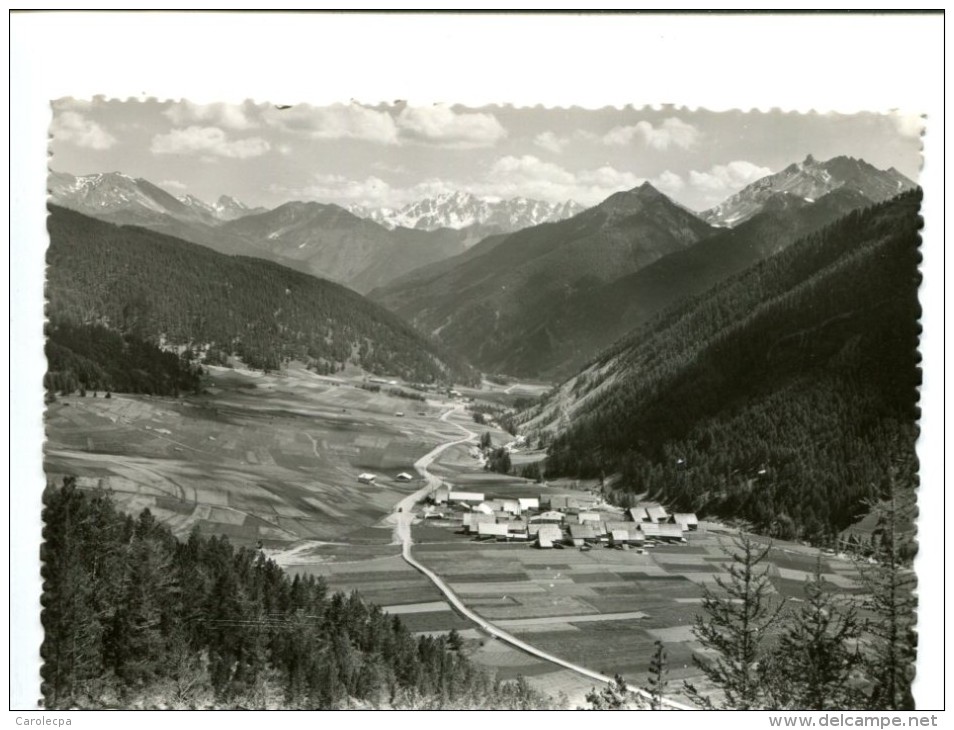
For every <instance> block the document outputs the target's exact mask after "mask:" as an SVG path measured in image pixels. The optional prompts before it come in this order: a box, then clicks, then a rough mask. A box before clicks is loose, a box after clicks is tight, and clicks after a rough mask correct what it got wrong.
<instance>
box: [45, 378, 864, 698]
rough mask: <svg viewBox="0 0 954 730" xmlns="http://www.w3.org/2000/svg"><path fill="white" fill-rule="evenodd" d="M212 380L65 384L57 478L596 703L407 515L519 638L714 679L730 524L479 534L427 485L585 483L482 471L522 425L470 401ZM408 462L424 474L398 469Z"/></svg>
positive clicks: (512, 488)
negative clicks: (710, 644) (576, 543)
mask: <svg viewBox="0 0 954 730" xmlns="http://www.w3.org/2000/svg"><path fill="white" fill-rule="evenodd" d="M213 382H214V384H215V387H214V389H213V390H212V392H211V393H210V395H207V396H199V397H190V398H184V399H167V398H148V397H138V396H137V397H133V396H120V395H113V396H112V398H110V399H105V398H103V397H102V396H101V395H100V397H98V398H92V397H89V396H87V397H85V398H79V397H69V398H61V399H60V401H59V402H58V403H55V404H53V405H52V406H50V408H49V411H48V413H47V434H48V440H47V444H46V470H47V474H48V476H49V477H50V478H55V479H57V481H58V476H59V475H65V474H75V475H76V476H78V477H79V480H80V484H81V485H82V486H85V487H88V488H92V487H96V486H102V487H104V488H108V489H111V490H112V491H113V493H114V497H115V500H116V502H117V503H118V505H119V506H121V508H122V509H124V510H127V511H130V512H138V511H139V510H141V509H143V508H145V507H148V508H149V509H150V510H151V511H152V512H153V513H154V514H155V515H156V517H157V518H159V519H160V520H161V521H163V522H165V523H167V524H169V525H170V526H171V527H173V529H174V530H175V531H176V532H177V534H179V535H185V534H188V532H189V531H190V530H191V529H193V527H196V526H197V527H198V528H199V529H200V530H201V531H202V532H204V533H208V534H225V535H228V536H229V538H230V539H231V540H232V541H233V542H235V543H238V544H243V545H250V546H254V545H256V544H259V543H261V545H262V546H263V547H264V549H265V550H266V552H267V553H268V554H269V555H270V556H271V557H273V558H274V559H275V560H276V561H277V562H278V563H279V564H281V565H282V566H283V567H284V568H285V569H286V570H287V571H289V572H290V573H292V574H295V573H302V574H312V575H321V576H324V577H325V579H326V580H327V581H328V583H329V586H330V587H331V589H333V590H343V591H352V590H357V591H359V592H360V593H361V594H362V595H363V596H364V597H365V598H366V599H368V600H370V601H373V602H376V603H378V604H380V605H382V606H384V607H385V608H386V610H388V611H390V612H391V613H394V614H397V615H400V616H401V619H402V621H403V622H404V623H405V624H406V625H407V626H408V628H409V629H410V630H412V631H414V632H421V633H430V634H433V633H444V632H449V631H450V630H451V629H456V630H457V631H458V632H459V633H460V634H461V636H462V638H463V639H464V650H465V651H466V652H467V653H468V654H469V656H470V657H471V659H472V660H473V661H475V662H476V663H478V664H480V665H482V666H485V667H486V668H487V669H489V670H491V671H493V672H495V673H496V674H497V676H498V677H500V678H501V679H510V678H514V677H517V676H524V677H526V678H527V679H528V680H529V681H530V682H531V683H532V684H533V685H534V686H536V687H538V688H539V689H541V690H544V691H546V692H548V693H550V694H551V695H553V696H554V697H556V696H557V695H559V694H561V693H562V694H563V695H565V696H566V698H567V703H568V706H570V707H576V706H583V705H585V704H586V703H585V699H584V696H585V694H586V693H587V692H588V691H589V690H590V689H591V688H593V687H594V685H595V684H596V682H595V681H594V679H592V678H591V677H587V676H583V675H581V674H580V673H578V672H574V671H572V670H570V669H567V668H564V667H562V666H559V665H557V664H554V663H552V662H549V661H546V660H545V659H542V658H539V657H537V656H533V655H531V654H529V653H527V652H525V651H522V650H520V649H519V648H516V647H515V646H513V645H511V644H508V643H507V642H506V641H502V640H499V639H495V638H494V637H493V636H492V635H490V634H489V633H488V632H487V631H486V630H484V629H481V628H478V627H477V626H476V625H475V623H474V621H472V620H470V619H468V618H466V617H465V616H464V615H462V614H461V612H460V611H458V610H455V609H454V608H453V607H452V606H451V605H450V603H449V602H448V598H447V596H445V595H444V594H442V593H441V592H440V591H439V590H438V588H437V587H435V585H434V583H433V582H432V581H431V580H430V579H429V578H428V577H426V576H425V575H423V574H422V573H421V572H419V571H418V570H416V569H415V568H414V567H412V566H411V565H409V564H408V562H406V561H405V560H404V559H403V558H402V544H401V543H402V542H403V540H404V538H405V536H406V534H407V533H406V530H407V529H408V528H409V529H410V538H411V540H412V541H413V543H414V548H413V557H414V559H415V560H417V561H419V562H420V564H421V565H423V566H425V567H426V568H427V569H429V570H431V571H433V572H434V573H435V574H437V575H438V576H440V579H441V580H442V581H443V583H444V584H446V586H447V587H448V588H449V589H450V590H451V591H452V592H453V594H454V595H455V596H456V597H457V598H458V599H459V600H460V601H462V602H463V604H465V605H466V607H467V609H468V610H470V611H473V612H475V613H476V614H477V615H479V617H480V618H482V619H486V620H487V621H488V622H492V624H493V625H494V626H496V627H499V628H500V629H502V630H503V631H505V632H507V633H509V634H511V635H513V636H514V637H516V639H518V640H519V641H521V642H526V643H527V644H529V645H532V646H533V647H535V648H537V649H539V650H541V651H543V652H547V653H550V654H552V655H554V656H556V657H559V658H561V659H563V660H567V661H572V662H574V663H576V664H578V665H580V666H582V667H585V668H586V669H588V670H590V671H593V672H599V673H601V674H604V675H608V676H612V675H613V674H616V673H619V674H621V675H623V676H624V677H625V678H626V679H627V681H629V682H630V683H631V684H632V685H636V686H639V685H642V684H644V682H645V677H646V672H647V666H648V663H649V658H650V656H651V654H652V651H653V645H654V642H655V641H656V640H660V641H662V642H663V643H664V644H665V647H666V650H667V652H668V659H669V680H670V693H669V696H670V697H672V699H674V700H677V701H679V700H681V701H684V698H682V697H680V694H679V689H680V688H681V684H682V680H683V679H691V680H692V681H694V682H697V683H698V681H699V672H698V670H697V669H696V668H695V667H694V665H693V663H692V654H693V652H695V651H698V650H699V649H700V647H699V645H698V644H697V643H696V642H695V641H694V637H693V635H692V630H691V626H692V622H693V619H694V617H695V615H696V614H697V613H698V612H699V603H700V599H701V597H702V593H703V589H704V587H705V586H706V585H711V584H712V583H713V582H714V580H715V579H716V577H717V576H720V575H724V570H725V564H726V557H725V554H724V552H723V551H722V544H723V543H727V542H728V540H729V532H728V531H727V530H725V529H724V528H721V527H720V526H718V525H706V524H703V525H702V526H701V527H700V530H699V531H698V532H696V533H692V535H691V537H690V540H689V544H688V545H676V546H660V547H656V548H654V549H652V550H651V551H649V552H647V553H645V554H641V553H639V552H637V551H622V550H613V549H609V548H599V547H598V548H594V549H592V550H589V551H586V552H582V551H580V550H577V549H574V548H569V547H568V548H565V549H562V550H539V549H536V548H534V547H531V546H530V545H527V544H519V543H501V544H493V543H478V542H476V541H474V539H473V538H472V537H471V536H466V535H463V534H461V533H460V528H459V520H454V519H453V518H452V516H451V515H448V519H446V520H443V521H435V520H426V521H424V520H422V519H420V517H421V515H420V511H419V505H418V506H417V507H415V506H414V503H415V502H416V500H417V498H419V497H421V496H423V495H424V494H426V493H427V492H428V491H430V489H432V488H433V487H435V486H437V485H439V484H440V483H442V482H443V483H446V484H452V485H453V486H455V487H456V488H459V489H463V490H474V491H482V492H484V493H485V494H487V495H488V498H489V497H490V496H499V497H518V496H519V497H534V496H539V495H540V494H541V493H542V492H543V491H546V490H552V491H553V492H554V493H557V492H558V493H560V494H570V493H573V492H574V491H577V490H583V489H584V486H585V485H582V486H581V485H575V484H572V483H570V484H559V485H552V486H543V485H539V484H534V483H532V482H529V481H526V480H522V479H516V478H513V477H507V476H503V475H496V474H490V473H487V472H484V471H483V470H482V469H481V466H480V462H479V461H478V459H477V458H475V456H474V454H473V446H472V445H471V444H470V443H468V440H472V439H475V438H476V436H477V434H478V433H482V432H484V431H488V430H489V431H491V434H492V437H493V438H494V440H495V442H497V443H502V442H504V441H506V440H509V438H510V437H509V436H508V435H507V434H505V433H504V432H502V431H499V430H495V429H493V428H491V427H486V426H477V425H476V424H475V423H474V422H473V419H472V418H470V416H469V414H467V413H466V411H465V409H464V407H463V405H462V403H460V402H459V401H457V400H454V399H441V398H440V396H434V395H433V394H432V395H431V396H430V397H431V399H430V400H429V401H428V402H426V403H423V402H420V401H412V400H408V399H401V398H397V397H394V396H391V395H386V394H383V393H374V392H371V391H368V390H365V389H362V388H360V387H356V386H357V385H358V384H359V383H356V382H354V381H351V382H349V381H345V380H341V381H338V380H335V379H331V378H321V377H318V376H316V375H314V374H312V373H309V372H307V371H300V370H291V371H289V372H286V373H284V374H281V375H262V374H260V373H252V372H247V371H229V370H224V369H223V370H216V371H215V372H214V374H213ZM500 390H501V391H502V390H504V388H500ZM398 414H401V415H398ZM442 445H447V446H446V447H445V448H443V449H442V450H439V447H441V446H442ZM415 464H417V466H418V467H420V468H419V469H415ZM362 472H371V473H375V474H376V475H377V476H376V479H375V481H374V483H373V484H362V483H360V482H359V481H358V478H357V477H358V474H359V473H362ZM402 472H406V473H407V474H410V475H411V477H412V478H411V480H410V481H406V482H405V481H398V480H397V478H396V477H397V475H398V474H399V473H402ZM816 559H817V553H816V551H813V550H807V549H805V548H802V547H800V546H794V545H792V546H784V545H778V546H777V549H776V550H774V551H773V554H772V565H771V568H770V571H771V572H770V575H771V578H772V582H773V584H774V586H775V588H776V590H777V591H779V592H780V593H782V594H785V595H789V596H796V597H797V596H798V595H800V592H801V586H802V584H803V583H804V580H805V579H806V578H807V577H808V576H809V574H810V573H811V571H812V569H813V567H814V564H815V561H816ZM822 570H823V572H824V574H825V577H826V578H827V579H828V580H829V581H830V583H831V584H833V585H834V586H836V588H837V589H838V590H839V591H840V592H844V593H846V594H852V593H857V592H858V591H859V590H860V587H859V585H858V582H857V575H856V572H855V570H854V568H853V566H852V565H851V564H850V563H848V562H847V561H842V560H839V559H837V558H834V557H827V558H824V560H823V563H822Z"/></svg>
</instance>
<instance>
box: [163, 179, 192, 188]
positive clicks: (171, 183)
mask: <svg viewBox="0 0 954 730" xmlns="http://www.w3.org/2000/svg"><path fill="white" fill-rule="evenodd" d="M159 187H160V188H163V189H170V190H188V186H187V185H186V184H185V183H182V182H179V181H178V180H162V181H160V182H159Z"/></svg>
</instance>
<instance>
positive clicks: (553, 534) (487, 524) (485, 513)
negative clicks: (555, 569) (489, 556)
mask: <svg viewBox="0 0 954 730" xmlns="http://www.w3.org/2000/svg"><path fill="white" fill-rule="evenodd" d="M430 501H431V502H432V504H433V506H431V507H429V508H428V509H426V510H425V512H424V517H425V519H426V518H428V517H443V516H444V513H443V512H440V511H438V510H439V509H440V508H441V507H443V506H448V507H451V508H455V509H456V510H457V511H458V512H460V513H461V515H462V520H461V526H462V529H463V531H464V532H466V533H467V534H470V535H475V536H477V537H478V538H480V539H487V540H500V541H504V540H506V541H511V540H519V541H527V542H531V541H532V542H534V543H535V544H536V545H537V547H540V548H561V547H564V546H567V545H571V546H574V547H579V548H582V549H586V548H587V547H592V546H594V545H608V546H610V547H621V548H629V547H649V546H652V545H655V544H657V543H661V542H663V543H685V542H686V536H685V533H687V532H692V531H695V530H697V529H698V527H699V520H698V519H697V518H696V515H695V514H692V513H688V512H676V513H673V514H669V513H668V512H667V511H666V509H665V508H664V507H663V506H662V505H660V504H656V503H654V502H643V503H640V504H637V505H636V506H635V507H632V508H630V509H627V510H623V511H622V512H619V511H613V510H608V509H606V508H605V507H604V508H603V509H600V510H597V509H596V507H597V505H598V500H597V499H596V498H595V497H586V496H566V495H552V496H551V495H541V496H540V497H539V498H537V497H532V498H523V497H521V498H517V499H506V498H505V499H485V498H484V494H483V493H481V492H464V491H455V490H453V489H450V488H448V487H441V488H439V489H437V490H435V491H434V492H432V493H431V495H430Z"/></svg>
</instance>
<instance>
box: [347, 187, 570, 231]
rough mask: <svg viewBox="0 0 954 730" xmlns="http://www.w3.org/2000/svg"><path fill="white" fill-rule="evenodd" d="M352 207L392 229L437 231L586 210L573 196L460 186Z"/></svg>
mask: <svg viewBox="0 0 954 730" xmlns="http://www.w3.org/2000/svg"><path fill="white" fill-rule="evenodd" d="M348 210H349V211H350V212H352V213H354V214H355V215H357V216H360V217H362V218H369V219H370V220H373V221H374V222H375V223H379V224H380V225H383V226H384V227H385V228H392V229H393V228H397V227H402V228H414V229H417V230H424V231H434V230H437V229H439V228H454V229H461V228H467V227H469V226H474V225H484V226H493V227H495V228H497V229H499V230H500V231H503V232H511V231H516V230H519V229H521V228H528V227H530V226H535V225H538V224H540V223H550V222H554V221H559V220H563V219H565V218H569V217H572V216H574V215H576V214H577V213H580V212H582V211H583V206H581V205H580V204H579V203H576V202H574V201H572V200H567V201H565V202H563V203H547V202H545V201H542V200H533V199H531V198H524V197H516V198H509V199H501V198H493V197H479V196H477V195H474V194H473V193H470V192H466V191H460V190H456V191H452V192H447V193H440V194H439V195H435V196H432V197H429V198H424V199H423V200H418V201H415V202H413V203H409V204H407V205H405V206H404V207H403V208H399V209H394V208H376V209H369V208H365V207H363V206H357V205H353V206H350V207H349V208H348Z"/></svg>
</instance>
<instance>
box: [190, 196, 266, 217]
mask: <svg viewBox="0 0 954 730" xmlns="http://www.w3.org/2000/svg"><path fill="white" fill-rule="evenodd" d="M179 200H180V201H181V202H182V203H184V204H185V205H187V206H189V207H190V208H193V209H194V210H197V211H201V212H202V213H205V214H207V215H209V216H211V217H212V218H213V219H215V220H217V221H223V222H224V221H234V220H236V219H237V218H242V217H243V216H247V215H254V214H256V213H264V212H265V211H267V210H268V209H267V208H262V207H261V206H259V207H256V208H250V207H249V206H247V205H245V203H243V202H242V201H241V200H236V199H235V198H233V197H232V196H231V195H220V196H219V199H218V200H217V201H215V202H214V203H206V202H205V201H204V200H200V199H199V198H197V197H195V196H194V195H180V196H179Z"/></svg>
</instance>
